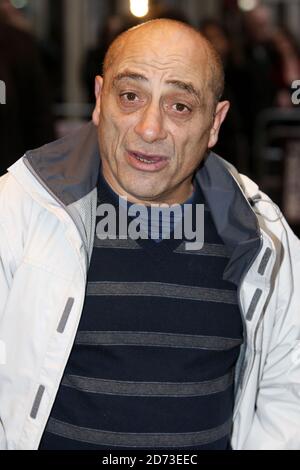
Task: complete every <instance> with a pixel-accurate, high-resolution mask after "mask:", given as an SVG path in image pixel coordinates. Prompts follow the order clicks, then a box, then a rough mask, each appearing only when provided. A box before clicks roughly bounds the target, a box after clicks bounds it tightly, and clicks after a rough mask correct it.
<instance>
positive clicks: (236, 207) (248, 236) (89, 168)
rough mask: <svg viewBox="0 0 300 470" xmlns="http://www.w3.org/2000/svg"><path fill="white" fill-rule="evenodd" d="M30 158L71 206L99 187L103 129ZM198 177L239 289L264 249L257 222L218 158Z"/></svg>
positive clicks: (83, 132)
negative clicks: (253, 261) (247, 270)
mask: <svg viewBox="0 0 300 470" xmlns="http://www.w3.org/2000/svg"><path fill="white" fill-rule="evenodd" d="M24 159H25V160H27V162H26V164H27V165H29V166H30V167H31V168H32V169H33V170H34V173H35V174H36V175H37V176H38V178H39V180H40V181H42V183H43V185H44V186H45V187H46V188H48V189H49V190H50V192H52V194H54V195H55V196H56V198H57V199H58V200H60V201H61V202H62V203H63V204H64V205H65V206H68V205H71V204H72V203H74V202H76V201H78V200H80V199H81V198H83V197H84V196H85V195H87V194H88V193H90V192H91V191H92V190H93V189H94V188H95V187H96V185H97V180H98V173H99V165H100V154H99V145H98V138H97V129H96V127H95V126H94V125H93V123H92V122H89V123H88V124H87V125H85V126H83V127H82V128H81V129H80V130H79V131H76V132H74V133H71V134H69V135H68V136H66V137H64V138H62V139H59V140H57V141H54V142H51V143H50V144H47V145H44V146H43V147H40V148H38V149H35V150H31V151H29V152H27V153H26V155H25V156H24ZM232 168H233V167H232ZM237 174H238V173H237ZM195 177H196V179H197V181H198V182H199V184H200V186H201V188H202V191H203V194H204V196H205V199H206V202H207V204H208V206H209V208H210V210H211V214H212V217H213V220H214V223H215V226H216V229H217V232H218V234H219V235H220V237H221V239H222V240H223V242H224V243H225V245H226V247H227V249H228V253H229V255H230V260H229V263H228V264H227V267H226V269H225V271H224V276H223V277H224V279H226V280H228V281H231V282H234V283H235V284H236V285H238V284H239V282H240V280H241V277H242V275H243V273H244V272H245V270H246V268H247V267H248V266H249V265H250V264H251V262H252V260H253V259H254V258H255V255H256V254H257V252H258V250H259V248H260V246H261V235H260V230H259V226H258V220H257V217H256V215H255V213H254V211H253V210H252V208H251V206H250V204H249V202H248V200H247V198H246V196H245V194H244V192H243V191H242V189H241V187H240V185H239V183H238V182H237V181H236V179H235V178H234V177H233V175H232V172H231V171H230V170H229V169H228V163H227V162H226V161H225V160H223V159H222V158H220V157H219V156H218V155H216V154H214V153H213V152H209V153H208V155H207V156H206V158H205V159H204V161H203V163H202V165H201V167H200V169H199V170H198V171H197V173H196V176H195Z"/></svg>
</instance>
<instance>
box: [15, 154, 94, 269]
mask: <svg viewBox="0 0 300 470" xmlns="http://www.w3.org/2000/svg"><path fill="white" fill-rule="evenodd" d="M25 157H26V155H25ZM23 162H24V165H25V166H26V168H27V169H28V170H29V171H30V173H31V174H32V176H33V177H34V178H35V179H36V180H37V181H38V182H39V183H40V184H41V186H42V187H43V188H44V189H45V190H46V191H47V193H48V194H50V196H51V197H52V198H53V199H54V200H55V201H56V202H58V204H59V205H60V206H61V207H62V208H63V209H64V210H65V212H66V213H67V214H68V216H69V217H70V219H71V220H72V222H73V223H74V225H75V227H76V228H77V230H78V233H79V235H80V238H81V240H82V242H83V245H84V246H85V247H87V238H86V234H85V233H84V232H83V231H82V228H81V227H80V226H79V225H78V223H77V221H76V219H75V217H74V216H73V214H72V212H71V211H70V210H69V208H68V207H67V206H66V205H65V204H64V203H63V202H62V201H61V200H60V199H59V198H58V197H57V196H56V195H55V194H54V193H53V192H52V191H51V189H49V188H48V186H46V184H45V183H44V181H43V180H42V179H41V178H40V176H39V175H38V174H37V173H36V172H35V170H34V169H33V168H32V166H31V165H30V163H29V161H28V159H27V158H23ZM84 255H85V266H86V268H87V267H88V265H89V261H88V253H87V249H85V250H84Z"/></svg>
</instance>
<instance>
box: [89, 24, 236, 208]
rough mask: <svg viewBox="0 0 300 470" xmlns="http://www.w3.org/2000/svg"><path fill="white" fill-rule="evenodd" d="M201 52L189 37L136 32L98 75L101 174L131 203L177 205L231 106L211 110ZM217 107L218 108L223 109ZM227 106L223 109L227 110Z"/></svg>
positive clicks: (205, 61)
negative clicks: (106, 69)
mask: <svg viewBox="0 0 300 470" xmlns="http://www.w3.org/2000/svg"><path fill="white" fill-rule="evenodd" d="M209 74H210V72H209V67H208V58H207V53H206V51H205V48H204V47H202V49H201V48H200V49H199V43H197V42H196V40H195V39H194V38H193V37H192V38H190V37H189V36H188V35H187V33H186V32H184V33H182V32H180V31H174V29H172V32H171V33H169V34H168V33H167V34H166V31H165V32H164V34H161V33H160V32H159V31H154V33H153V32H150V31H149V30H147V28H146V29H145V30H140V31H139V32H137V31H136V32H135V33H133V34H132V35H131V36H130V38H129V39H128V40H127V42H126V46H125V47H123V48H122V49H121V51H120V53H119V54H118V56H117V58H116V60H114V62H113V64H112V66H111V67H110V68H109V70H108V71H107V74H106V76H105V80H104V83H103V81H102V79H101V77H97V81H96V95H97V104H96V108H95V111H94V114H93V120H94V123H95V125H97V126H98V129H99V146H100V153H101V158H102V168H103V174H104V177H105V178H106V180H107V181H108V183H109V184H110V185H111V187H112V188H113V189H114V190H115V191H116V192H117V193H118V194H120V195H123V196H127V198H128V200H130V201H132V202H144V203H151V202H156V203H162V202H166V203H169V204H171V203H182V202H184V201H185V200H186V199H187V198H188V197H189V196H190V194H191V190H192V186H191V181H192V177H193V173H194V171H195V169H196V168H197V167H198V166H199V163H200V162H201V160H202V158H203V156H204V154H205V151H206V150H207V148H209V147H212V146H213V145H214V144H215V143H216V140H217V134H218V130H219V127H220V125H221V122H222V120H223V119H224V117H225V115H226V112H227V108H228V103H227V102H224V103H225V104H224V103H221V104H219V105H218V107H219V109H218V108H217V113H216V116H215V117H214V113H215V111H216V109H215V106H214V105H213V96H212V92H211V91H210V88H209V86H208V81H209V76H210V75H209ZM220 105H221V106H220ZM225 108H226V109H225Z"/></svg>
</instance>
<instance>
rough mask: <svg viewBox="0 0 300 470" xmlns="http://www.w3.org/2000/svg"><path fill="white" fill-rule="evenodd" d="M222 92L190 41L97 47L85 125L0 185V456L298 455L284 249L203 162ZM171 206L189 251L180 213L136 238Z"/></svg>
mask: <svg viewBox="0 0 300 470" xmlns="http://www.w3.org/2000/svg"><path fill="white" fill-rule="evenodd" d="M222 88H223V74H222V67H221V62H220V59H219V58H218V56H217V54H216V52H215V51H214V49H213V48H212V46H211V45H210V44H209V43H208V42H207V41H206V40H205V39H204V38H203V37H202V36H201V35H200V34H199V33H198V32H196V31H195V30H193V29H192V28H191V27H189V26H187V25H184V24H182V23H180V22H176V21H172V20H154V21H151V22H147V23H144V24H142V25H140V26H138V27H136V28H134V29H131V30H128V31H127V32H125V33H124V34H123V35H121V36H119V37H118V38H117V39H116V40H115V41H114V43H113V44H112V45H111V47H110V49H109V51H108V53H107V55H106V58H105V63H104V78H103V79H102V78H101V77H97V78H96V87H95V89H96V98H97V99H96V106H95V109H94V112H93V123H90V124H88V125H87V126H86V127H84V128H83V129H82V130H81V131H80V132H79V133H78V134H74V135H71V136H68V137H65V138H64V139H62V140H60V141H58V142H54V143H51V144H49V145H46V146H44V147H42V148H41V149H37V150H34V151H31V152H28V153H27V154H26V155H25V156H24V157H23V158H22V159H21V160H19V161H18V162H16V163H15V164H14V165H13V166H12V167H11V168H9V172H8V174H6V175H5V176H3V177H2V179H1V180H0V188H1V189H0V214H1V215H0V230H1V232H0V236H1V238H0V240H1V244H0V250H1V252H0V254H1V270H0V288H1V323H0V339H1V342H2V365H1V369H0V372H1V375H0V394H1V399H0V419H1V446H2V448H8V449H111V450H114V449H123V450H124V449H147V450H151V449H156V450H159V449H160V450H163V449H172V450H178V449H184V450H191V449H198V450H202V449H231V448H232V449H297V448H299V445H300V427H299V423H300V407H299V382H300V379H299V377H300V375H299V357H298V356H299V355H297V351H299V350H298V349H297V347H298V344H299V338H300V335H299V326H300V324H299V323H300V319H299V300H300V299H299V292H297V290H296V289H295V286H297V281H298V280H299V264H300V250H299V247H300V245H299V240H298V239H297V238H296V237H295V236H294V234H293V233H292V232H291V230H290V228H289V227H288V225H287V223H286V222H285V220H284V218H283V217H282V215H281V214H280V213H279V212H278V208H276V207H275V206H274V205H273V203H272V202H271V201H270V199H268V197H267V196H265V195H264V194H262V193H261V192H260V191H259V189H258V187H257V186H256V184H255V183H253V182H252V181H250V180H249V179H248V178H246V177H243V176H241V175H239V174H238V172H237V171H236V170H235V169H234V168H233V167H231V166H229V165H228V164H227V163H226V162H225V161H224V160H222V159H221V158H220V157H218V156H217V155H215V154H213V153H211V152H210V151H209V149H210V148H212V147H213V146H214V144H215V143H216V142H217V139H218V132H219V129H220V126H221V124H222V121H223V120H224V119H225V116H226V113H227V111H228V108H229V103H228V102H226V101H223V102H222V101H221V102H220V101H219V99H220V96H221V94H222ZM99 164H100V171H99ZM119 196H121V197H119ZM185 203H187V205H188V207H191V208H192V213H193V223H195V222H196V229H195V231H194V233H195V237H196V238H197V233H198V232H201V230H202V229H203V225H204V240H203V242H204V244H203V246H202V247H201V248H199V247H197V246H196V249H194V248H195V246H192V247H191V246H190V245H191V244H192V243H193V242H192V241H191V237H189V236H188V235H186V234H185V235H182V238H181V239H178V238H177V236H176V234H177V233H178V232H177V226H178V224H179V225H181V224H182V223H183V224H184V223H185V221H186V218H187V217H188V215H187V214H186V213H185V212H184V211H182V212H183V215H181V217H174V218H173V219H172V221H173V224H172V227H171V230H169V235H170V233H171V236H169V237H168V236H164V233H165V231H164V228H165V227H164V225H165V221H164V216H163V217H162V220H161V222H160V223H158V225H156V226H155V227H152V226H151V225H152V224H151V221H152V219H151V217H152V212H151V217H150V219H149V220H150V224H149V225H150V227H149V229H150V230H149V232H148V233H147V231H148V222H149V220H146V219H147V215H148V211H149V208H150V209H151V211H152V207H151V206H154V205H155V207H157V204H165V205H166V207H164V209H167V208H168V206H170V205H172V204H177V206H178V205H179V207H182V206H183V205H184V204H185ZM134 206H137V207H138V208H139V210H140V212H141V213H142V214H143V215H142V217H141V223H140V228H141V230H140V234H141V236H140V238H138V237H126V236H124V233H123V228H122V229H121V228H120V220H121V218H122V217H123V216H122V215H121V214H122V210H123V212H124V209H126V211H127V210H128V214H129V213H130V211H132V210H133V207H134ZM198 206H200V207H204V212H203V213H202V214H204V215H203V218H200V224H199V218H198V217H197V207H198ZM111 207H113V208H115V209H118V208H121V211H120V212H118V214H119V216H118V217H119V219H118V220H117V223H114V221H113V223H111V221H110V219H109V218H108V219H107V220H105V217H106V213H105V212H107V213H108V212H110V208H111ZM145 207H146V212H145V211H144V210H143V208H145ZM103 208H104V210H103ZM182 212H181V214H182ZM115 213H117V210H116V211H115ZM131 214H132V213H131ZM129 219H130V222H129V221H128V220H127V226H126V227H125V228H126V229H127V228H128V233H129V232H130V230H129V228H130V227H129V225H130V224H131V223H133V222H135V220H134V218H132V217H129ZM145 220H146V222H145ZM106 221H107V223H106V224H104V223H103V222H106ZM101 224H102V225H101ZM104 225H106V226H109V227H110V228H109V229H108V232H109V233H108V235H109V237H106V238H105V236H104V235H105V233H103V232H104V231H105V230H103V227H104ZM99 227H100V228H101V227H102V229H101V230H100V229H99ZM193 227H194V226H193ZM114 231H115V233H114ZM133 232H134V231H133ZM131 233H132V232H131ZM149 233H150V236H148V238H147V236H146V237H145V234H146V235H149ZM114 235H115V236H114ZM187 241H190V244H188V243H187ZM187 248H188V249H187Z"/></svg>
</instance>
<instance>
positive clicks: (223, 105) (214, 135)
mask: <svg viewBox="0 0 300 470" xmlns="http://www.w3.org/2000/svg"><path fill="white" fill-rule="evenodd" d="M229 108H230V103H229V101H220V103H218V104H217V108H216V111H215V115H214V122H213V125H212V128H211V130H210V134H209V141H208V148H209V149H210V148H212V147H213V146H214V145H216V143H217V142H218V137H219V131H220V127H221V124H222V122H223V121H224V119H225V117H226V114H227V113H228V110H229Z"/></svg>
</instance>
